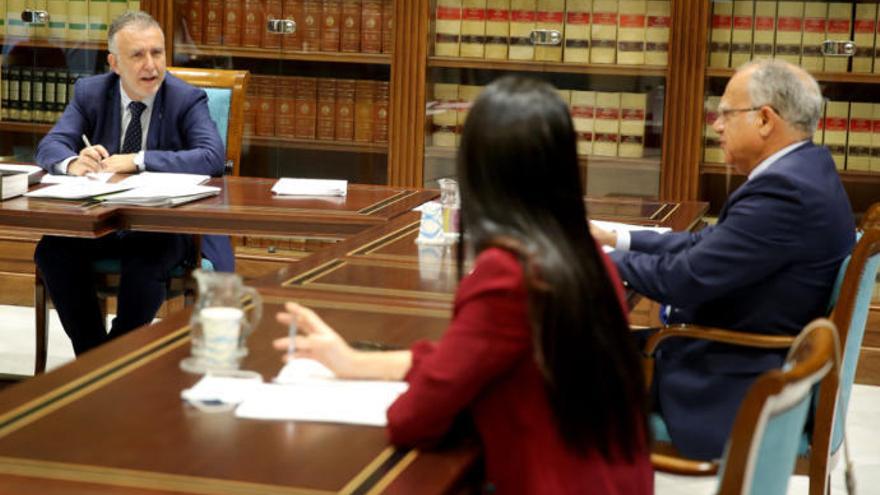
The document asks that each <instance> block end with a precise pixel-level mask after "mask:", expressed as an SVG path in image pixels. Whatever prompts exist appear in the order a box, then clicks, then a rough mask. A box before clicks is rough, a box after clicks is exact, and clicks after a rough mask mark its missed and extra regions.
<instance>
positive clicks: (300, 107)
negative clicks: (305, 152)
mask: <svg viewBox="0 0 880 495" xmlns="http://www.w3.org/2000/svg"><path fill="white" fill-rule="evenodd" d="M295 85H296V117H294V119H295V123H294V125H295V128H296V131H295V135H296V137H297V138H299V139H315V136H316V135H317V130H318V112H317V106H318V81H317V79H315V78H314V77H297V78H296V82H295Z"/></svg>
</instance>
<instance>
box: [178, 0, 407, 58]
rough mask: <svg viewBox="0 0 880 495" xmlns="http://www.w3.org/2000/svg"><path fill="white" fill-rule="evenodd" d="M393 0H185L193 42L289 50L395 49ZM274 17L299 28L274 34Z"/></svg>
mask: <svg viewBox="0 0 880 495" xmlns="http://www.w3.org/2000/svg"><path fill="white" fill-rule="evenodd" d="M393 12H394V8H393V4H392V0H186V3H185V5H184V21H185V25H186V28H187V31H188V34H189V37H190V39H191V40H192V42H193V43H197V44H205V45H222V46H243V47H251V48H272V49H279V48H281V49H283V50H291V51H307V52H309V51H324V52H352V53H358V52H360V53H391V51H392V45H393V38H392V29H393V26H394V14H393ZM270 19H289V20H293V21H295V22H296V32H294V33H291V34H284V35H282V34H278V33H270V32H269V31H268V30H267V29H266V24H267V21H268V20H270Z"/></svg>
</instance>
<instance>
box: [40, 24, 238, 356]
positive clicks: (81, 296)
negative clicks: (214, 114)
mask: <svg viewBox="0 0 880 495" xmlns="http://www.w3.org/2000/svg"><path fill="white" fill-rule="evenodd" d="M108 50H109V52H110V53H109V55H108V56H107V60H108V62H109V64H110V67H111V68H112V69H113V72H112V73H108V74H103V75H98V76H93V77H88V78H85V79H81V80H79V81H77V83H76V86H75V88H74V94H73V99H72V101H71V102H70V103H69V104H68V106H67V108H66V109H65V111H64V114H63V115H62V116H61V118H60V119H59V121H58V122H57V123H56V124H55V126H54V127H53V128H52V130H51V131H50V132H49V134H47V135H46V137H45V138H43V140H42V141H41V142H40V144H39V146H38V148H37V163H38V164H39V165H40V166H41V167H43V168H45V169H46V170H47V171H49V172H51V173H57V174H69V175H85V174H87V173H91V172H119V173H135V172H139V171H144V170H149V171H155V172H186V173H196V174H208V175H214V176H219V175H222V174H223V170H224V163H225V152H224V148H223V142H222V141H221V140H220V136H219V134H218V132H217V127H216V125H215V124H214V122H213V121H212V120H211V118H210V116H209V113H208V104H207V95H206V94H205V92H204V91H203V90H201V89H198V88H195V87H192V86H190V85H188V84H186V83H185V82H183V81H181V80H180V79H177V78H175V77H174V76H172V75H170V74H166V72H165V37H164V35H163V33H162V29H161V27H160V26H159V25H158V23H156V21H155V20H154V19H153V18H152V17H150V16H149V14H146V13H144V12H127V13H125V14H122V15H120V16H119V17H118V18H117V19H116V20H114V21H113V24H112V25H111V26H110V30H109V32H108ZM191 244H192V237H191V236H184V235H178V234H156V233H145V232H122V233H118V234H111V235H107V236H104V237H102V238H100V239H76V238H65V237H54V236H45V237H43V238H42V239H41V240H40V242H39V244H38V245H37V249H36V253H35V260H36V263H37V267H38V268H39V270H40V273H41V275H42V276H43V279H44V280H45V283H46V287H47V288H48V290H49V295H50V296H51V298H52V301H53V302H54V304H55V307H56V309H57V310H58V314H59V317H60V318H61V323H62V324H63V326H64V330H65V331H66V332H67V334H68V336H70V338H71V340H72V341H73V347H74V351H75V352H76V353H77V354H81V353H83V352H85V351H87V350H89V349H91V348H93V347H95V346H97V345H100V344H101V343H102V342H104V341H106V340H107V339H108V338H112V337H114V336H116V335H119V334H122V333H125V332H128V331H130V330H132V329H134V328H137V327H139V326H141V325H144V324H147V323H149V322H150V321H152V319H153V317H154V316H155V314H156V311H158V309H159V307H160V306H161V304H162V302H163V301H164V299H165V283H166V281H167V279H168V277H169V274H170V272H171V270H172V269H173V268H174V267H176V266H178V265H180V264H181V263H183V262H185V261H186V260H187V258H188V257H189V256H191V254H192V252H193V251H194V250H193V249H192V246H191ZM203 254H204V256H205V257H206V258H208V259H209V260H211V261H212V262H213V263H214V266H215V268H217V269H218V270H226V271H231V270H232V269H233V256H232V248H231V245H230V243H229V238H228V237H217V236H213V237H211V236H206V237H205V242H204V243H203ZM106 257H115V258H120V260H121V263H122V264H121V274H120V283H119V294H118V304H117V316H116V318H115V319H114V320H113V324H112V328H111V330H110V333H109V336H108V334H107V331H106V329H105V325H104V321H103V318H102V315H101V312H100V309H99V305H98V298H97V295H96V288H95V274H94V273H93V267H92V265H93V262H94V261H95V260H97V259H101V258H106Z"/></svg>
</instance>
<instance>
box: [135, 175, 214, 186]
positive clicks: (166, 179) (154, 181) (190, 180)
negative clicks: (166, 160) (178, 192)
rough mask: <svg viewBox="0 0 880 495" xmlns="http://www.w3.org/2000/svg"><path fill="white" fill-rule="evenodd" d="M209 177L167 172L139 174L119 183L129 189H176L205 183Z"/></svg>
mask: <svg viewBox="0 0 880 495" xmlns="http://www.w3.org/2000/svg"><path fill="white" fill-rule="evenodd" d="M210 178H211V176H210V175H199V174H175V173H167V172H141V173H139V174H135V175H132V176H129V177H126V178H125V179H123V180H121V181H119V183H120V184H125V185H127V186H129V187H142V186H161V187H178V186H183V185H193V186H195V185H198V184H202V183H203V182H207V181H208V179H210Z"/></svg>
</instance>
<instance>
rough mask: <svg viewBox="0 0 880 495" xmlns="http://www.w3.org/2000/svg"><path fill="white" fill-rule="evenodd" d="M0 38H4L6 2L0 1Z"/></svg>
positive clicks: (4, 0)
mask: <svg viewBox="0 0 880 495" xmlns="http://www.w3.org/2000/svg"><path fill="white" fill-rule="evenodd" d="M64 11H65V12H67V7H65V10H64ZM0 36H6V0H0Z"/></svg>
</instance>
